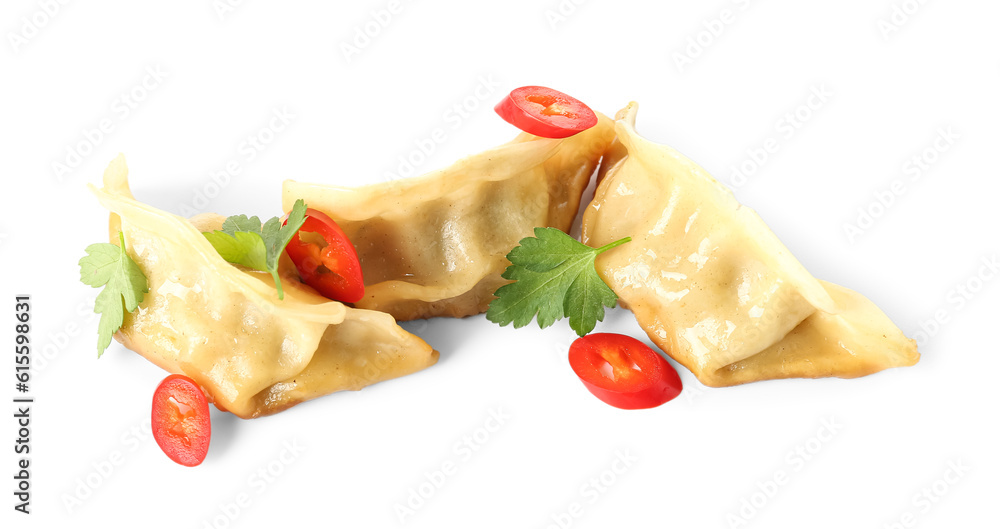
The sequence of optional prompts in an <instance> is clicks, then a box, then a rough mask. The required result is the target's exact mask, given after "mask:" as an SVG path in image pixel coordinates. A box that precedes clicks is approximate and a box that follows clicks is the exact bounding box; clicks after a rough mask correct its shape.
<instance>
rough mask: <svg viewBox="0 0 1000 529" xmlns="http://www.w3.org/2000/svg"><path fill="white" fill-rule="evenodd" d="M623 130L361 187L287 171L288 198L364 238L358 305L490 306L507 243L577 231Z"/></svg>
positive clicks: (402, 316) (465, 311) (416, 311)
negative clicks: (298, 177) (594, 179)
mask: <svg viewBox="0 0 1000 529" xmlns="http://www.w3.org/2000/svg"><path fill="white" fill-rule="evenodd" d="M613 139H614V125H613V122H612V121H611V120H610V119H609V118H608V117H606V116H603V115H598V123H597V125H595V126H594V127H592V128H590V129H588V130H586V131H583V132H581V133H579V134H577V135H575V136H571V137H569V138H566V139H562V140H554V139H545V138H539V137H536V136H532V135H530V134H521V135H520V136H518V137H517V138H516V139H514V140H513V141H512V142H510V143H507V144H505V145H502V146H500V147H497V148H495V149H492V150H489V151H486V152H483V153H481V154H477V155H474V156H470V157H468V158H465V159H463V160H460V161H458V162H457V163H455V164H454V165H452V166H451V167H448V168H446V169H443V170H440V171H437V172H433V173H429V174H427V175H424V176H421V177H417V178H410V179H406V180H398V181H392V182H386V183H381V184H375V185H369V186H365V187H359V188H353V189H351V188H341V187H333V186H328V185H321V184H306V183H300V182H295V181H292V180H289V181H286V182H285V185H284V191H283V205H284V208H285V210H286V211H288V210H290V209H291V207H292V205H293V204H294V202H295V200H296V199H299V198H302V199H304V200H305V201H306V203H307V204H309V207H311V208H314V209H318V210H320V211H322V212H323V213H326V214H327V215H329V216H330V217H332V218H333V219H334V220H335V221H337V223H338V224H339V225H340V227H341V228H343V230H344V232H345V233H346V234H347V236H348V237H349V238H350V239H351V242H353V243H354V246H355V248H356V249H357V251H358V257H359V259H360V261H361V268H362V272H363V274H364V278H365V296H364V298H363V299H361V300H360V301H358V302H357V303H355V306H357V307H361V308H367V309H374V310H380V311H384V312H388V313H389V314H392V315H393V316H394V317H395V318H396V319H397V320H412V319H418V318H430V317H434V316H454V317H462V316H469V315H472V314H478V313H480V312H484V311H485V310H486V309H487V307H488V306H489V303H490V301H491V300H492V299H493V292H494V291H495V290H496V289H497V288H498V287H500V286H501V285H503V284H505V283H507V282H508V281H507V280H505V279H503V278H502V277H500V274H502V273H503V271H504V269H505V268H506V267H507V265H508V264H509V263H508V262H507V259H506V257H505V256H506V255H507V252H509V251H510V249H511V248H513V247H514V246H517V243H518V241H519V240H521V238H523V237H527V236H530V235H531V234H532V230H533V229H534V228H535V227H538V226H547V227H555V228H558V229H560V230H563V231H568V230H569V229H570V226H571V225H572V223H573V220H574V219H575V218H576V214H577V211H578V209H579V206H580V196H581V195H582V194H583V190H584V189H585V188H586V187H587V184H588V183H589V182H590V178H591V176H592V175H593V173H594V170H595V169H596V168H597V165H598V162H599V161H600V158H601V155H602V153H603V152H604V150H605V149H606V148H607V147H608V146H609V145H610V144H611V141H612V140H613Z"/></svg>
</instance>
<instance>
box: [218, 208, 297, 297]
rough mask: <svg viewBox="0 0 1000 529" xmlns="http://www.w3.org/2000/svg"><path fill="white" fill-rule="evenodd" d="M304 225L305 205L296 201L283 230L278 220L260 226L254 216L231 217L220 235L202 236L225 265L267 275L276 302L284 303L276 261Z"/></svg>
mask: <svg viewBox="0 0 1000 529" xmlns="http://www.w3.org/2000/svg"><path fill="white" fill-rule="evenodd" d="M305 221H306V203H305V202H304V201H303V200H302V199H299V200H296V201H295V205H294V206H292V211H290V212H289V213H288V222H286V223H285V225H284V226H282V225H281V219H279V218H278V217H271V218H270V219H268V221H267V222H265V223H263V224H261V222H260V219H259V218H257V217H256V216H254V217H250V218H247V216H246V215H233V216H231V217H228V218H226V221H225V222H223V223H222V230H221V231H219V230H216V231H209V232H205V233H204V235H205V238H206V239H208V242H210V243H212V246H213V247H215V250H216V251H217V252H219V255H221V256H222V258H223V259H225V260H226V261H229V262H230V263H234V264H239V265H243V266H245V267H247V268H253V269H254V270H259V271H261V272H268V273H270V274H271V277H273V278H274V286H275V287H277V288H278V299H285V292H284V291H283V290H282V289H281V278H280V277H278V258H279V257H281V252H282V251H284V249H285V246H288V242H289V241H291V240H292V236H293V235H295V233H296V232H298V231H299V228H301V227H302V223H304V222H305Z"/></svg>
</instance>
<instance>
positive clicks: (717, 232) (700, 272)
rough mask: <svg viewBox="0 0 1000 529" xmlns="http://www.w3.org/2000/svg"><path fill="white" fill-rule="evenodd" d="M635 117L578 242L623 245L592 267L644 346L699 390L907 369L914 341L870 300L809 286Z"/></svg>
mask: <svg viewBox="0 0 1000 529" xmlns="http://www.w3.org/2000/svg"><path fill="white" fill-rule="evenodd" d="M636 109H637V105H636V104H635V103H631V104H630V105H629V106H628V107H626V108H625V109H623V110H622V111H621V112H619V114H618V116H617V118H618V121H617V122H616V125H615V131H616V133H617V139H616V140H615V143H614V144H613V145H612V146H611V147H610V148H609V150H608V153H607V154H606V155H605V159H604V160H603V161H602V170H601V172H600V175H599V176H600V177H602V180H601V183H600V184H599V186H598V188H597V191H596V192H595V196H594V200H593V202H592V203H591V204H590V205H589V206H588V208H587V210H586V212H585V213H584V217H583V240H584V242H585V243H586V244H588V245H590V246H594V247H599V246H602V245H604V244H607V243H610V242H612V241H615V240H617V239H620V238H622V237H626V236H630V237H632V241H631V242H629V243H628V244H624V245H622V246H619V247H617V248H614V249H612V250H609V251H607V252H605V253H603V254H602V255H600V256H599V257H598V258H597V262H596V266H597V270H598V273H599V274H600V275H601V277H602V278H603V279H604V280H605V281H606V282H607V283H608V285H610V286H611V288H612V289H613V290H614V291H615V293H617V294H618V296H619V298H620V300H621V303H622V305H623V306H626V307H628V308H629V309H630V310H631V311H632V312H633V313H635V316H636V318H637V319H638V321H639V323H640V325H642V327H643V328H644V329H645V331H646V333H647V334H648V335H649V337H650V339H651V340H653V341H654V342H655V343H656V344H657V345H658V346H660V348H661V349H663V350H664V351H666V352H667V353H668V354H669V355H670V356H672V357H673V358H674V359H675V360H677V361H678V362H680V363H681V364H683V365H684V366H685V367H687V368H688V369H690V370H691V371H692V372H693V373H694V374H695V375H696V376H697V377H698V379H699V380H701V381H702V382H703V383H704V384H706V385H709V386H730V385H734V384H742V383H745V382H752V381H755V380H764V379H772V378H790V377H811V378H812V377H824V376H839V377H844V378H850V377H856V376H863V375H867V374H870V373H874V372H876V371H880V370H882V369H886V368H889V367H895V366H906V365H912V364H914V363H916V361H917V360H918V358H919V355H918V354H917V352H916V345H915V344H914V342H913V341H912V340H909V339H907V338H906V337H905V336H903V333H902V332H901V331H900V330H899V329H898V328H897V327H896V326H895V325H894V324H893V323H892V322H891V321H890V320H889V318H888V317H886V316H885V314H883V313H882V311H880V310H879V309H878V307H876V306H875V305H874V304H872V303H871V301H869V300H867V299H866V298H864V297H863V296H861V295H860V294H858V293H856V292H853V291H851V290H848V289H845V288H843V287H839V286H837V285H833V284H830V283H825V282H822V281H819V280H817V279H815V278H814V277H812V275H810V274H809V272H807V271H806V270H805V268H804V267H803V266H802V265H801V264H800V263H799V262H798V261H797V260H796V259H795V257H793V256H792V254H791V253H790V252H789V251H788V249H787V248H785V246H784V245H783V244H782V243H781V241H779V240H778V238H777V237H776V236H775V235H774V233H773V232H771V230H770V229H768V227H767V226H766V225H765V224H764V221H763V220H761V218H760V217H759V216H758V215H757V214H756V213H755V212H754V211H753V210H752V209H750V208H748V207H746V206H742V205H740V204H739V203H738V202H737V201H736V199H735V197H733V194H732V192H730V191H729V190H728V189H727V188H726V187H724V186H723V185H722V184H720V183H719V182H717V181H716V180H715V179H714V178H712V177H711V175H709V174H708V173H707V172H706V171H705V170H704V169H702V168H701V167H699V166H698V165H697V164H695V163H694V162H692V161H691V160H689V159H688V158H686V157H685V156H684V155H682V154H680V153H679V152H677V151H675V150H674V149H672V148H670V147H667V146H665V145H659V144H655V143H652V142H650V141H648V140H646V139H645V138H642V137H640V136H639V135H638V134H636V132H635V128H634V127H635V114H636Z"/></svg>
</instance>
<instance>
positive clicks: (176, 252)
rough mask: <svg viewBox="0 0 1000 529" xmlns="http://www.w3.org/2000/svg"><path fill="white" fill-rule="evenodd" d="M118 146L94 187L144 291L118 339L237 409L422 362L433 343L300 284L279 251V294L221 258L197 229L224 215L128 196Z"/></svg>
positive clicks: (264, 277) (247, 411) (280, 402)
mask: <svg viewBox="0 0 1000 529" xmlns="http://www.w3.org/2000/svg"><path fill="white" fill-rule="evenodd" d="M127 174H128V170H127V168H126V166H125V161H124V158H123V157H121V156H119V157H118V158H117V159H116V160H115V161H113V162H112V163H111V165H110V166H109V167H108V169H107V171H106V172H105V174H104V188H103V189H100V190H98V189H93V191H94V193H95V194H96V195H97V197H98V199H99V200H100V201H101V203H102V204H103V205H104V206H105V207H106V208H108V209H109V210H110V211H111V212H112V215H111V231H112V234H113V237H112V239H111V240H112V241H115V242H117V240H118V237H117V232H118V230H119V229H121V230H122V232H123V233H124V237H125V245H126V249H127V251H128V252H129V254H130V255H131V256H132V258H133V259H134V260H135V261H136V263H137V264H138V265H139V267H140V268H141V269H142V270H143V272H144V273H145V275H146V277H147V280H148V282H149V289H150V291H149V293H147V294H146V295H145V298H144V299H143V301H142V303H141V304H140V305H139V308H138V310H136V311H135V312H133V313H131V314H126V317H125V322H124V325H123V326H122V329H121V330H120V331H119V332H118V333H117V334H116V338H117V339H118V340H119V341H120V342H122V343H123V344H124V345H125V346H126V347H128V348H130V349H132V350H134V351H136V352H138V353H140V354H141V355H143V356H144V357H146V358H147V359H149V360H150V361H152V362H153V363H155V364H157V365H159V366H160V367H162V368H164V369H166V370H167V371H170V372H174V373H183V374H186V375H188V376H190V377H191V378H193V379H194V380H196V381H197V382H198V383H199V384H200V385H201V386H202V387H203V388H205V390H206V392H207V394H208V397H209V399H210V400H212V401H213V402H215V404H216V405H217V406H218V407H219V408H221V409H225V410H229V411H231V412H233V413H234V414H236V415H239V416H240V417H243V418H251V417H257V416H261V415H267V414H271V413H275V412H277V411H281V410H283V409H285V408H288V407H290V406H292V405H294V404H297V403H299V402H302V401H304V400H308V399H312V398H315V397H318V396H321V395H325V394H328V393H332V392H334V391H340V390H345V389H361V388H362V387H365V386H367V385H370V384H373V383H375V382H378V381H381V380H387V379H391V378H395V377H399V376H403V375H407V374H410V373H413V372H415V371H419V370H421V369H423V368H425V367H428V366H430V365H432V364H434V362H435V361H436V360H437V358H438V353H437V351H434V350H433V349H432V348H431V347H430V346H429V345H427V344H426V343H425V342H424V341H423V340H421V339H420V338H418V337H416V336H414V335H412V334H410V333H408V332H406V331H404V330H403V329H402V328H400V327H399V326H398V325H396V322H395V321H394V320H393V319H392V317H391V316H389V315H388V314H384V313H380V312H374V311H368V310H360V309H353V308H350V307H346V306H345V305H343V304H341V303H338V302H335V301H330V300H328V299H326V298H324V297H322V296H320V295H318V294H316V293H315V292H313V291H312V290H311V289H309V288H308V287H305V286H303V285H301V284H300V283H298V281H297V280H296V274H295V272H294V265H292V264H291V263H290V262H289V261H287V257H286V258H285V259H284V260H283V261H282V263H281V266H280V271H281V275H282V284H283V286H284V291H285V298H284V300H280V301H279V300H278V298H277V293H276V290H275V288H274V282H273V280H272V279H271V276H270V275H269V274H265V273H258V272H255V271H248V270H245V269H241V268H239V267H236V266H234V265H231V264H229V263H227V262H226V261H224V260H223V259H222V258H221V257H220V256H219V255H218V253H217V252H216V251H215V249H214V248H213V247H212V246H211V245H210V244H209V243H208V241H207V240H206V239H205V237H204V236H203V235H202V234H201V232H202V231H208V230H211V229H218V228H219V227H220V226H221V225H222V221H223V218H222V217H220V216H218V215H200V216H198V217H196V218H195V219H192V220H190V221H189V220H188V219H184V218H182V217H178V216H175V215H172V214H170V213H167V212H164V211H160V210H158V209H156V208H153V207H150V206H148V205H146V204H143V203H141V202H138V201H136V200H135V199H134V198H133V196H132V194H131V192H130V190H129V185H128V179H127Z"/></svg>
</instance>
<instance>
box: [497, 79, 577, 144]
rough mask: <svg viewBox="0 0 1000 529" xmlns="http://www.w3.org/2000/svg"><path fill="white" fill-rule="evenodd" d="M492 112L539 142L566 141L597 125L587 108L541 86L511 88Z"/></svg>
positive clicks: (567, 96)
mask: <svg viewBox="0 0 1000 529" xmlns="http://www.w3.org/2000/svg"><path fill="white" fill-rule="evenodd" d="M494 110H496V112H497V114H499V115H500V117H502V118H503V119H504V120H506V121H507V122H508V123H510V124H511V125H514V126H515V127H517V128H519V129H521V130H523V131H524V132H527V133H528V134H534V135H535V136H541V137H543V138H566V137H569V136H572V135H574V134H577V133H579V132H582V131H585V130H587V129H589V128H590V127H593V126H594V125H597V114H594V111H593V110H591V109H590V107H588V106H587V105H585V104H583V103H582V102H581V101H580V100H579V99H576V98H575V97H572V96H569V95H566V94H564V93H562V92H559V91H558V90H553V89H551V88H545V87H544V86H522V87H521V88H515V89H514V91H512V92H511V93H510V95H508V96H507V97H505V98H504V99H503V101H500V102H499V103H497V106H496V107H494Z"/></svg>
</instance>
